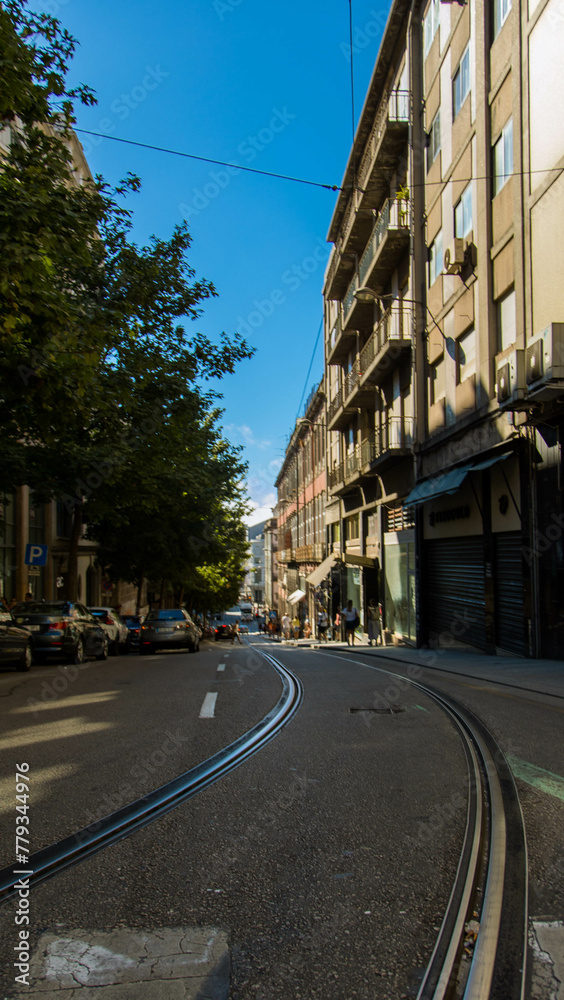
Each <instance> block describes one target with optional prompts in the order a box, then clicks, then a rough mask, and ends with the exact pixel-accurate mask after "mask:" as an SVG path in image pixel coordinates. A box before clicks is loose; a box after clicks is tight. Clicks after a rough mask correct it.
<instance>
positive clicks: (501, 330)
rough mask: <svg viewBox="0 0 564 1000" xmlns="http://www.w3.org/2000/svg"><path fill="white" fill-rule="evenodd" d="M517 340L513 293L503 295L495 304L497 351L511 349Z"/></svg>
mask: <svg viewBox="0 0 564 1000" xmlns="http://www.w3.org/2000/svg"><path fill="white" fill-rule="evenodd" d="M516 339H517V332H516V321H515V292H514V291H511V292H509V293H508V294H507V295H504V296H503V298H502V299H500V300H499V302H498V303H497V346H498V350H499V351H505V349H506V347H511V345H512V344H514V343H515V341H516Z"/></svg>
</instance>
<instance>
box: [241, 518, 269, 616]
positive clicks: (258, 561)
mask: <svg viewBox="0 0 564 1000" xmlns="http://www.w3.org/2000/svg"><path fill="white" fill-rule="evenodd" d="M267 523H268V522H267V521H261V522H260V523H259V524H253V525H252V526H251V527H250V528H248V529H247V540H248V542H249V557H248V560H247V571H246V574H245V596H246V597H248V598H249V599H250V600H251V601H252V602H253V604H255V605H257V610H258V607H262V606H263V605H264V583H265V556H264V546H265V536H264V529H265V526H266V524H267Z"/></svg>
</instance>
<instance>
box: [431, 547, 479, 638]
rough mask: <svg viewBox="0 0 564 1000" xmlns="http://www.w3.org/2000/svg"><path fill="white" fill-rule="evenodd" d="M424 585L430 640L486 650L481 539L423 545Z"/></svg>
mask: <svg viewBox="0 0 564 1000" xmlns="http://www.w3.org/2000/svg"><path fill="white" fill-rule="evenodd" d="M425 581H426V583H425V589H426V596H427V621H428V624H429V631H430V634H431V638H432V639H433V638H435V639H436V638H437V637H438V636H440V635H443V636H444V637H445V638H446V637H451V638H452V639H454V640H455V641H456V642H463V643H467V644H469V645H470V646H477V647H478V648H479V649H487V648H488V645H487V642H486V604H485V593H484V556H483V542H482V537H481V535H477V536H472V537H469V538H441V539H438V540H437V541H433V542H427V543H426V546H425ZM447 641H448V640H447Z"/></svg>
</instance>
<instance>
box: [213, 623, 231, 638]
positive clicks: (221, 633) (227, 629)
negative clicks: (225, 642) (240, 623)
mask: <svg viewBox="0 0 564 1000" xmlns="http://www.w3.org/2000/svg"><path fill="white" fill-rule="evenodd" d="M232 634H233V633H232V631H231V625H216V627H215V629H214V639H215V641H216V642H217V641H218V639H230V638H231V636H232Z"/></svg>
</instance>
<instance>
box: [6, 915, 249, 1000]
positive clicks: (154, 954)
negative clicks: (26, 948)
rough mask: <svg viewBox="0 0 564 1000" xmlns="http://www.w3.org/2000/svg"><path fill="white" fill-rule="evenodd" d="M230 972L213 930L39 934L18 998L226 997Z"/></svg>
mask: <svg viewBox="0 0 564 1000" xmlns="http://www.w3.org/2000/svg"><path fill="white" fill-rule="evenodd" d="M229 974H230V960H229V949H228V944H227V934H226V932H225V931H223V930H220V929H219V928H216V927H162V928H157V929H156V930H137V929H135V930H133V929H130V928H127V927H119V928H116V930H114V931H110V932H103V931H94V930H92V931H87V930H74V931H71V932H69V933H67V934H61V935H55V934H43V935H42V937H41V938H40V939H39V942H38V946H37V948H36V950H35V952H34V954H33V956H32V958H31V962H30V973H29V986H27V987H22V989H21V995H25V996H26V997H33V998H35V1000H226V998H227V996H228V994H229ZM19 995H20V994H19V993H18V996H19Z"/></svg>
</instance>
